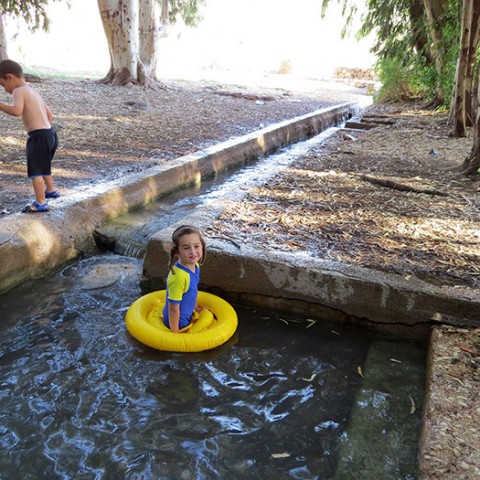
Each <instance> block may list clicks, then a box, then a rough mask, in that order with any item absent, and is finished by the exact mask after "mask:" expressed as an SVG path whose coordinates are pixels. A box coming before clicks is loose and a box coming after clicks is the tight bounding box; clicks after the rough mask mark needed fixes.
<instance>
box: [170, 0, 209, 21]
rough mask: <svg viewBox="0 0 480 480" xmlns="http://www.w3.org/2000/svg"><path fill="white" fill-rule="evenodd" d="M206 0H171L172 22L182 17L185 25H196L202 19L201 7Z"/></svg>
mask: <svg viewBox="0 0 480 480" xmlns="http://www.w3.org/2000/svg"><path fill="white" fill-rule="evenodd" d="M205 2H206V0H170V12H169V20H170V23H172V24H173V23H175V22H176V21H177V20H178V18H179V17H181V18H182V19H183V21H184V22H185V25H188V26H189V27H195V26H196V25H198V24H199V23H200V21H201V20H202V16H201V15H200V12H199V9H200V7H201V6H202V5H204V4H205Z"/></svg>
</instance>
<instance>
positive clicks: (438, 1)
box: [423, 0, 446, 104]
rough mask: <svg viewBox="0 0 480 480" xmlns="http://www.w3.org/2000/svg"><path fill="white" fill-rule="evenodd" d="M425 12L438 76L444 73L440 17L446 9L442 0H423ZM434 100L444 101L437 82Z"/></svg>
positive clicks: (443, 95)
mask: <svg viewBox="0 0 480 480" xmlns="http://www.w3.org/2000/svg"><path fill="white" fill-rule="evenodd" d="M423 5H424V7H425V13H426V15H427V20H428V27H429V33H430V38H431V41H432V47H431V49H432V55H433V58H434V60H435V68H436V70H437V73H438V76H439V78H441V77H442V76H443V75H444V71H445V62H444V59H443V55H442V53H441V52H442V42H443V34H442V18H443V14H444V12H445V11H446V8H445V3H444V0H423ZM436 102H437V103H438V104H442V103H444V102H445V92H444V91H443V88H442V86H441V84H440V81H439V82H438V83H437V92H436Z"/></svg>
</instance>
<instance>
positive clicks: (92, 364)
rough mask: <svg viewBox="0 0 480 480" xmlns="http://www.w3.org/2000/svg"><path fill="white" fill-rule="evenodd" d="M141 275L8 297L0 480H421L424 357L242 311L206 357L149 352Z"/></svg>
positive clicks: (398, 344) (28, 289) (105, 260)
mask: <svg viewBox="0 0 480 480" xmlns="http://www.w3.org/2000/svg"><path fill="white" fill-rule="evenodd" d="M140 275H141V261H140V260H138V259H134V258H126V257H121V256H117V255H114V254H104V255H98V256H96V257H92V258H87V259H83V260H80V261H78V262H77V263H75V264H73V265H70V266H68V267H66V268H64V269H63V270H61V271H59V272H57V273H56V274H54V275H51V276H49V277H47V278H45V279H42V280H35V281H30V282H27V283H25V284H23V285H21V286H19V287H17V288H16V289H14V290H12V291H10V292H9V293H7V294H5V295H3V296H2V297H0V318H1V321H0V398H1V403H0V405H1V406H0V445H1V448H2V455H1V457H0V478H1V479H22V480H24V479H48V480H53V479H115V480H117V479H123V478H126V479H172V480H190V479H192V480H193V479H195V480H198V479H261V480H268V479H275V480H279V479H342V480H343V479H359V478H361V479H382V480H385V479H395V480H397V479H413V478H416V472H417V459H416V453H417V448H418V439H419V435H420V428H421V422H422V401H423V389H424V381H425V346H424V345H423V344H422V343H421V342H416V341H412V340H408V339H402V338H396V339H392V338H389V337H382V336H378V335H372V334H369V333H366V332H364V331H361V330H358V329H354V328H351V327H347V326H340V325H338V324H332V323H329V322H325V321H317V322H313V321H312V320H311V319H304V318H296V317H295V318H294V317H291V316H288V315H284V314H282V313H279V312H269V311H259V310H252V309H248V308H245V307H241V306H235V308H236V310H237V313H238V316H239V327H238V330H237V332H236V334H235V335H234V337H233V338H232V339H231V340H230V341H229V342H227V343H226V344H225V345H222V346H221V347H218V348H216V349H214V350H210V351H207V352H203V353H195V354H192V353H189V354H180V353H167V352H160V351H155V350H152V349H149V348H148V347H144V346H143V345H141V344H139V343H138V342H137V341H136V340H134V339H133V338H132V337H130V335H129V334H128V333H127V331H126V329H125V321H124V318H125V313H126V311H127V309H128V307H129V305H130V304H131V303H132V302H133V301H134V300H135V299H136V298H138V297H139V296H140V295H141V292H140V290H139V281H140Z"/></svg>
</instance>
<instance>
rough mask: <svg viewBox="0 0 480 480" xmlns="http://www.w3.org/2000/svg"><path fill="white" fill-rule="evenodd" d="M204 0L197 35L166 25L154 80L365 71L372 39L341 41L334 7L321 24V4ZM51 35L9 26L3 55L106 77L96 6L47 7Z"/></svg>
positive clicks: (85, 2) (91, 1) (74, 2)
mask: <svg viewBox="0 0 480 480" xmlns="http://www.w3.org/2000/svg"><path fill="white" fill-rule="evenodd" d="M291 5H292V2H291V1H290V0H207V6H206V10H205V11H204V21H203V22H202V23H201V24H200V25H199V27H197V28H196V29H195V28H194V29H186V28H182V27H181V26H180V25H176V26H174V27H172V29H171V31H170V35H169V37H168V38H165V39H162V40H161V44H160V51H159V71H158V75H159V78H160V79H161V78H190V79H193V80H195V79H202V78H215V77H218V75H220V76H222V75H228V74H230V75H233V76H235V75H252V76H254V75H258V74H260V75H261V74H262V73H264V72H269V73H276V72H278V70H279V68H280V66H281V64H282V63H283V62H286V61H288V62H290V64H291V68H292V74H294V75H298V76H303V77H316V78H328V77H331V76H332V75H333V71H334V70H335V68H337V67H344V66H345V67H358V68H368V67H370V66H371V65H372V63H373V61H374V58H373V57H372V55H371V54H369V52H368V49H369V46H370V44H371V42H370V41H368V40H364V41H361V42H359V41H357V40H356V39H355V38H354V36H353V35H351V36H350V37H349V38H347V39H346V40H344V41H342V40H341V39H340V31H341V28H342V26H343V19H342V18H341V16H340V14H339V10H338V7H336V6H334V5H333V4H332V6H331V7H330V8H329V10H328V11H327V18H326V19H325V20H322V19H321V16H320V12H321V10H320V9H321V0H298V1H297V2H295V3H294V7H293V8H292V6H291ZM48 12H49V13H50V18H51V26H50V32H49V33H44V32H41V31H38V32H35V33H30V32H28V30H27V29H26V27H25V26H24V25H22V24H21V23H18V22H16V21H12V20H9V21H8V24H7V32H8V33H9V41H10V43H9V56H10V57H11V58H12V59H14V60H16V61H19V62H20V63H22V64H24V65H26V66H29V67H41V68H44V69H52V70H54V71H60V72H91V73H93V74H97V75H98V76H99V77H102V76H104V75H105V74H106V73H107V71H108V68H109V66H110V62H109V58H108V46H107V41H106V39H105V35H104V33H103V29H102V24H101V21H100V15H99V12H98V6H97V1H96V0H71V8H70V9H69V8H68V7H67V6H66V5H65V4H62V3H52V4H51V5H50V6H49V7H48Z"/></svg>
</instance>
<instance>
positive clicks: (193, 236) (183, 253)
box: [178, 233, 203, 269]
mask: <svg viewBox="0 0 480 480" xmlns="http://www.w3.org/2000/svg"><path fill="white" fill-rule="evenodd" d="M202 257H203V247H202V242H201V240H200V235H199V234H198V233H189V234H187V235H182V236H181V237H180V239H179V241H178V259H179V261H180V264H181V265H183V266H184V267H188V268H190V269H194V268H195V264H196V263H198V262H199V261H200V260H201V258H202Z"/></svg>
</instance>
